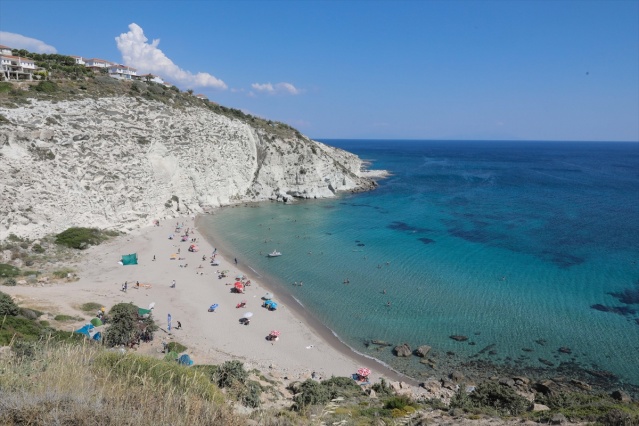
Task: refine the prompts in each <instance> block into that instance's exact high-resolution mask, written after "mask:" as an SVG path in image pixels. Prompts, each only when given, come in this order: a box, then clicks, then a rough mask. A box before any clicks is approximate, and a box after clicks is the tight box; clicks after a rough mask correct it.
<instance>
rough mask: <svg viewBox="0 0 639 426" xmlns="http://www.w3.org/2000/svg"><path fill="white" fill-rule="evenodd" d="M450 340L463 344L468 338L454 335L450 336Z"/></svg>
mask: <svg viewBox="0 0 639 426" xmlns="http://www.w3.org/2000/svg"><path fill="white" fill-rule="evenodd" d="M450 338H451V339H453V340H457V341H458V342H465V341H466V340H468V337H466V336H462V335H461V334H455V335H453V336H450Z"/></svg>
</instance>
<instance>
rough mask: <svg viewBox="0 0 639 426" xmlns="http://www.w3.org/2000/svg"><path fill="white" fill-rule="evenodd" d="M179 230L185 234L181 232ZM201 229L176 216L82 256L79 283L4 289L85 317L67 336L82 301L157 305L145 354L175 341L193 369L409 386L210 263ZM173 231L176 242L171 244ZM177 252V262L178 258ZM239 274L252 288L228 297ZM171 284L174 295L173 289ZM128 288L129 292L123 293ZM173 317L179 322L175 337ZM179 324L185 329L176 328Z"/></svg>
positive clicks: (230, 264) (27, 302) (243, 271)
mask: <svg viewBox="0 0 639 426" xmlns="http://www.w3.org/2000/svg"><path fill="white" fill-rule="evenodd" d="M178 223H179V224H180V225H183V227H182V229H181V230H180V231H179V232H176V224H178ZM194 223H195V221H194V218H192V217H189V218H180V219H172V220H165V221H161V222H160V225H159V226H153V225H149V226H148V227H145V228H141V229H138V230H135V231H132V232H131V233H129V234H127V235H123V236H121V237H117V238H114V239H113V240H111V241H109V242H106V243H103V244H101V245H99V246H94V247H90V248H89V249H87V250H86V251H85V252H83V254H82V256H81V260H80V261H79V262H77V263H76V264H74V265H72V266H73V267H74V268H75V269H76V271H77V272H76V274H77V275H78V277H79V279H78V280H77V281H70V282H57V283H52V284H38V285H34V286H17V287H8V288H7V292H8V293H10V294H11V295H12V296H14V297H16V298H17V300H18V301H19V302H20V303H21V304H22V305H23V306H31V307H35V308H38V309H40V310H44V311H46V312H48V313H50V314H53V315H55V314H67V315H78V316H81V317H84V318H85V319H86V320H85V321H78V322H76V323H63V325H58V326H60V328H63V329H66V330H72V329H75V328H78V327H79V326H81V325H82V324H84V323H86V322H87V321H88V320H90V318H91V316H89V315H87V314H86V313H82V311H81V310H80V309H79V306H80V305H82V304H83V303H87V302H97V303H101V304H103V305H104V306H105V307H106V308H107V312H108V310H109V309H110V308H111V307H112V306H113V305H115V304H117V303H121V302H132V303H134V304H136V305H138V306H140V307H142V308H146V307H148V306H149V305H150V304H152V303H153V304H154V309H153V318H154V319H155V321H156V323H157V324H158V325H159V327H160V330H158V332H157V333H156V335H155V338H154V341H153V342H151V343H150V344H146V345H142V346H141V347H140V348H139V349H138V351H139V352H142V353H146V354H150V355H153V356H157V357H160V356H162V354H161V348H162V343H163V341H164V342H169V341H172V340H174V341H177V342H180V343H182V344H183V345H185V346H187V347H188V350H187V351H186V352H187V353H188V354H189V355H190V356H191V358H193V360H194V361H195V363H196V364H219V363H222V362H224V361H227V360H232V359H238V360H240V361H242V362H244V363H245V366H246V368H247V369H252V368H257V369H259V370H261V371H262V372H264V373H265V374H268V375H270V376H272V377H274V378H277V379H283V380H304V379H306V378H309V377H311V375H312V373H313V372H315V373H316V376H315V377H321V378H329V377H331V376H347V377H349V376H351V374H353V373H354V372H355V371H356V370H357V368H359V367H368V368H370V369H371V370H372V371H373V373H372V375H371V378H372V380H373V381H377V380H378V379H379V378H380V377H385V378H387V379H389V380H393V381H394V380H404V381H407V382H410V380H408V378H406V377H402V376H400V375H399V374H396V373H395V372H394V371H392V370H390V369H386V368H384V367H383V366H382V365H381V364H378V363H377V362H375V361H374V360H371V359H368V358H366V357H364V356H360V355H358V354H356V353H354V352H352V351H350V350H349V349H348V348H347V347H346V346H345V345H343V344H341V343H340V342H339V340H338V339H337V338H336V337H335V336H334V335H332V334H331V333H330V330H328V329H325V330H324V331H322V330H321V327H322V326H321V324H308V322H307V321H306V320H305V318H304V311H303V308H302V307H301V306H299V305H298V306H291V303H288V301H292V300H293V299H292V298H286V297H283V298H278V294H277V293H274V295H273V296H274V297H273V299H274V300H276V301H277V302H278V304H279V305H278V308H277V310H275V311H269V310H267V309H266V308H264V307H262V303H263V300H262V296H264V295H265V294H266V293H267V292H270V289H268V288H266V287H265V286H264V283H261V282H260V281H259V280H256V279H255V277H253V276H252V275H251V270H250V268H248V267H247V266H249V265H242V263H241V261H240V264H239V265H236V264H235V263H234V260H233V259H225V258H224V257H223V256H222V254H220V253H219V252H218V253H217V255H216V260H217V261H218V262H219V266H212V265H211V264H210V258H211V255H212V254H213V251H214V247H212V246H211V244H209V243H208V242H207V241H206V240H204V238H202V237H201V234H200V233H199V232H197V230H196V231H195V232H193V229H194ZM187 228H188V229H189V230H190V234H189V240H188V241H186V242H182V241H181V239H180V235H181V234H182V233H183V231H184V230H186V229H187ZM171 234H173V235H174V236H175V238H174V239H169V235H171ZM192 238H196V244H197V245H198V246H199V251H198V252H189V251H188V247H189V245H190V244H191V239H192ZM129 253H137V255H138V262H139V263H138V265H130V266H122V265H120V264H119V263H118V262H119V261H120V259H121V255H123V254H129ZM172 255H177V256H173V257H176V258H175V259H172ZM203 256H204V257H205V260H203ZM154 258H155V260H153V259H154ZM223 270H228V271H229V272H228V274H227V277H226V278H223V279H219V278H218V271H223ZM238 275H245V276H246V278H247V279H249V280H250V281H251V285H250V286H247V287H246V288H245V293H244V294H237V293H232V292H231V289H232V288H233V283H234V282H235V277H236V276H238ZM173 280H175V282H176V286H175V288H171V283H172V281H173ZM125 281H126V282H127V283H128V289H127V291H126V292H124V291H122V286H123V284H124V282H125ZM136 281H139V282H140V288H136V286H135V283H136ZM282 296H284V295H282ZM241 301H246V306H245V307H244V308H236V305H237V304H238V303H240V302H241ZM215 303H217V304H218V305H219V307H218V308H217V309H216V310H215V312H208V307H209V306H210V305H212V304H215ZM293 303H294V302H293ZM247 312H252V313H253V316H252V317H251V320H250V324H249V325H242V324H241V322H240V319H241V318H242V317H243V316H244V314H245V313H247ZM168 314H171V316H172V326H173V329H172V330H171V331H170V332H169V331H168V330H167V315H168ZM177 321H179V322H180V323H181V325H182V327H181V329H175V327H176V326H177ZM311 325H313V327H312V326H311ZM271 330H278V331H280V332H281V336H280V337H279V339H278V341H269V340H267V339H266V337H267V336H268V335H269V333H270V332H271ZM412 384H413V385H414V384H415V383H412Z"/></svg>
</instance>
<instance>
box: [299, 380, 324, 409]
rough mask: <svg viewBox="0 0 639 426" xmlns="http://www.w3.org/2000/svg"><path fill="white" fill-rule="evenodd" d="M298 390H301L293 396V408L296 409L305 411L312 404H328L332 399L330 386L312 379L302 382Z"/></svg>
mask: <svg viewBox="0 0 639 426" xmlns="http://www.w3.org/2000/svg"><path fill="white" fill-rule="evenodd" d="M297 390H298V391H299V392H298V393H297V394H295V396H294V397H293V401H294V402H295V405H293V409H294V410H296V411H303V410H304V409H306V408H307V407H309V406H311V405H318V404H326V403H327V402H329V401H330V400H331V397H330V392H329V390H328V387H326V386H322V385H321V384H320V383H318V382H316V381H315V380H312V379H307V380H305V381H304V382H302V383H301V384H300V385H299V387H298V389H297Z"/></svg>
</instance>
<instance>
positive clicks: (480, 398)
mask: <svg viewBox="0 0 639 426" xmlns="http://www.w3.org/2000/svg"><path fill="white" fill-rule="evenodd" d="M529 406H530V402H528V400H527V399H526V398H524V397H522V396H519V395H517V394H516V393H515V391H514V390H512V389H511V388H510V387H508V386H504V385H500V384H499V383H497V382H491V381H486V382H482V383H480V384H479V385H478V386H477V387H476V388H475V390H474V391H473V392H471V393H470V394H468V393H466V391H465V390H464V386H461V387H460V389H459V391H457V393H456V394H455V396H453V398H452V399H451V402H450V408H461V409H463V410H465V411H480V412H481V411H487V412H496V413H498V414H500V415H509V416H517V415H519V414H521V413H523V412H525V411H526V410H527V409H528V407H529Z"/></svg>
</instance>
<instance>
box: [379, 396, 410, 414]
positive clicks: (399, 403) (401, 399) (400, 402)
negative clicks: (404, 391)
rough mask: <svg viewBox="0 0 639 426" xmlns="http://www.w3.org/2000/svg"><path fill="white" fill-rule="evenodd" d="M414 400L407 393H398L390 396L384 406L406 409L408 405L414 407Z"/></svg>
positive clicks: (392, 408) (388, 408) (390, 408)
mask: <svg viewBox="0 0 639 426" xmlns="http://www.w3.org/2000/svg"><path fill="white" fill-rule="evenodd" d="M412 406H413V401H411V399H410V398H409V397H407V396H406V395H398V396H394V397H392V398H390V399H389V400H387V401H386V402H385V403H384V408H385V409H387V410H394V409H398V410H405V409H406V407H412Z"/></svg>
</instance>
